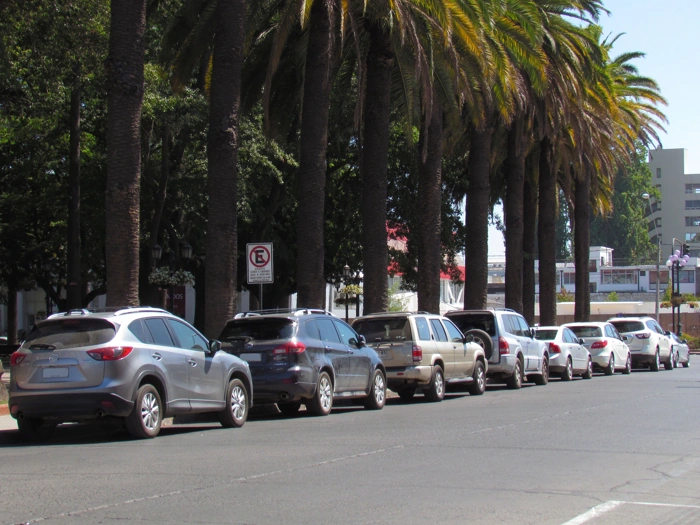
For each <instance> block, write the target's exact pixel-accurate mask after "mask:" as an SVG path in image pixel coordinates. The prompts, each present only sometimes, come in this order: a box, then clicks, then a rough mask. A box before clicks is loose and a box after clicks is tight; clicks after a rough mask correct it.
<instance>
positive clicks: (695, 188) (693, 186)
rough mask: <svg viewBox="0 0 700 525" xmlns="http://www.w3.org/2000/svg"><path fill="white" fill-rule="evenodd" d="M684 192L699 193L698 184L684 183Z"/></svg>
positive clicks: (699, 186)
mask: <svg viewBox="0 0 700 525" xmlns="http://www.w3.org/2000/svg"><path fill="white" fill-rule="evenodd" d="M685 192H686V193H700V184H686V185H685Z"/></svg>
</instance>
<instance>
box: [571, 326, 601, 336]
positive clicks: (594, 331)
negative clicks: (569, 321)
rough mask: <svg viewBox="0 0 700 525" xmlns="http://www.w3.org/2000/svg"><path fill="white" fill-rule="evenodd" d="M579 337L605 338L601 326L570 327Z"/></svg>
mask: <svg viewBox="0 0 700 525" xmlns="http://www.w3.org/2000/svg"><path fill="white" fill-rule="evenodd" d="M569 328H570V329H571V331H572V332H573V333H575V334H576V335H577V336H578V337H603V331H602V330H601V329H600V327H599V326H570V327H569Z"/></svg>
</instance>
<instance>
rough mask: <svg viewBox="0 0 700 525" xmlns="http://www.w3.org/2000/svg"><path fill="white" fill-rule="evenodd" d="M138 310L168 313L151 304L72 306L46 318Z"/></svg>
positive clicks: (119, 313)
mask: <svg viewBox="0 0 700 525" xmlns="http://www.w3.org/2000/svg"><path fill="white" fill-rule="evenodd" d="M139 312H159V313H165V314H167V313H170V312H168V311H167V310H163V309H162V308H155V307H153V306H104V307H101V308H74V309H72V310H68V311H67V312H59V313H56V314H51V315H50V316H49V317H47V319H56V318H59V317H70V316H74V315H90V314H104V313H113V314H114V315H115V316H116V315H124V314H133V313H139Z"/></svg>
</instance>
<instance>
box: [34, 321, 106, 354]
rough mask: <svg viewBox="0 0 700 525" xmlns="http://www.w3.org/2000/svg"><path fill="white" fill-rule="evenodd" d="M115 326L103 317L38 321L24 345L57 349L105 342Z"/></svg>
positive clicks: (35, 348)
mask: <svg viewBox="0 0 700 525" xmlns="http://www.w3.org/2000/svg"><path fill="white" fill-rule="evenodd" d="M116 332H117V327H116V326H115V325H113V324H112V323H110V322H109V321H106V320H104V319H56V320H53V319H52V320H50V321H45V322H42V323H39V324H37V325H35V326H34V328H32V331H31V332H29V335H28V336H27V338H26V340H25V342H24V345H25V348H29V349H30V350H44V349H46V350H58V349H61V348H77V347H81V346H94V345H101V344H104V343H107V342H109V341H111V340H112V339H114V335H115V334H116Z"/></svg>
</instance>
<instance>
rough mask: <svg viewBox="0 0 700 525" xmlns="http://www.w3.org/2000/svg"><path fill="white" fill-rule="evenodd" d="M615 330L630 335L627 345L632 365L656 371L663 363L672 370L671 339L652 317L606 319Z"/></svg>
mask: <svg viewBox="0 0 700 525" xmlns="http://www.w3.org/2000/svg"><path fill="white" fill-rule="evenodd" d="M608 322H610V323H612V324H613V325H614V326H615V328H617V331H618V332H620V333H621V334H623V335H628V336H630V337H629V338H628V340H627V345H628V346H629V348H630V351H631V352H632V366H634V367H635V368H636V367H638V366H640V365H642V366H648V367H649V369H650V370H652V371H654V372H657V371H658V370H659V369H660V368H661V363H663V364H664V366H665V367H666V370H673V356H672V355H671V339H670V338H669V337H668V336H667V335H666V333H665V332H664V330H663V328H661V326H659V323H657V322H656V320H655V319H654V318H652V317H613V318H612V319H608Z"/></svg>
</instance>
